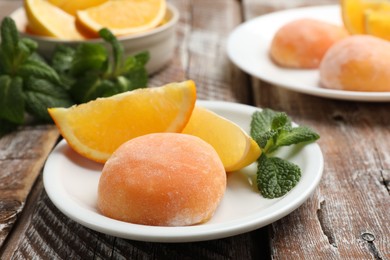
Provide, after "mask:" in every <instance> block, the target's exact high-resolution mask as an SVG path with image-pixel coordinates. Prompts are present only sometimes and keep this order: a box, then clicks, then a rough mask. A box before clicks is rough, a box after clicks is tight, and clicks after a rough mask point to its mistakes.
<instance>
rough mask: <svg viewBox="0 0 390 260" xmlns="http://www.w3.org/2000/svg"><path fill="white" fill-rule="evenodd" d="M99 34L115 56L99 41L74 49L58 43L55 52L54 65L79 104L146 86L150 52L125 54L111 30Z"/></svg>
mask: <svg viewBox="0 0 390 260" xmlns="http://www.w3.org/2000/svg"><path fill="white" fill-rule="evenodd" d="M99 34H100V37H101V38H103V39H104V40H105V41H106V43H107V44H109V45H110V46H111V53H112V55H111V57H112V58H110V52H109V51H108V49H107V48H106V47H105V46H104V45H103V44H97V43H81V44H79V45H78V46H77V47H76V48H75V49H73V48H71V47H65V46H59V47H58V48H57V49H56V51H55V52H54V55H53V59H52V62H53V63H52V67H53V68H54V69H55V70H56V71H57V72H58V73H59V74H60V77H61V79H62V80H63V81H64V82H66V83H67V84H68V85H69V89H70V93H71V96H72V98H73V99H74V100H75V102H76V103H85V102H88V101H90V100H93V99H96V98H98V97H108V96H112V95H115V94H118V93H122V92H125V91H130V90H134V89H136V88H143V87H146V85H147V81H148V74H147V71H146V68H145V65H146V63H147V62H148V60H149V53H148V52H142V53H139V54H136V55H133V56H128V57H124V49H123V46H122V44H120V42H119V41H118V40H117V38H116V37H115V36H114V35H113V34H112V33H111V32H110V31H109V30H107V29H101V30H100V31H99Z"/></svg>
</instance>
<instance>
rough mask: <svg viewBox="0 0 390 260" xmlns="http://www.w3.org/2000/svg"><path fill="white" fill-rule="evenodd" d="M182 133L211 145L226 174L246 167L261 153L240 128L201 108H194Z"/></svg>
mask: <svg viewBox="0 0 390 260" xmlns="http://www.w3.org/2000/svg"><path fill="white" fill-rule="evenodd" d="M183 133H185V134H190V135H195V136H198V137H200V138H201V139H203V140H204V141H206V142H208V143H209V144H211V146H213V147H214V149H215V150H216V151H217V153H218V155H219V157H220V158H221V160H222V163H223V165H224V167H225V170H226V171H228V172H231V171H236V170H239V169H241V168H243V167H245V166H248V165H249V164H251V163H253V162H254V161H255V160H256V159H257V158H258V157H259V156H260V153H261V150H260V148H259V146H258V145H257V143H256V142H255V141H254V140H253V139H252V138H251V137H250V136H249V135H248V134H247V133H246V132H245V131H244V130H243V129H242V128H241V127H239V126H238V125H237V124H235V123H233V122H231V121H230V120H227V119H226V118H223V117H221V116H219V115H217V114H216V113H214V112H212V111H209V110H207V109H205V108H202V107H198V106H196V107H195V109H194V111H193V113H192V116H191V118H190V121H189V122H188V124H187V125H186V127H185V128H184V130H183Z"/></svg>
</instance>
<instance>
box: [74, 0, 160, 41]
mask: <svg viewBox="0 0 390 260" xmlns="http://www.w3.org/2000/svg"><path fill="white" fill-rule="evenodd" d="M165 12H166V2H165V0H116V1H108V2H106V3H104V4H102V5H99V6H96V7H91V8H88V9H85V10H82V11H77V22H78V23H79V24H80V25H81V26H83V27H85V28H86V29H88V30H89V31H91V32H94V33H97V32H98V31H99V30H100V29H102V28H107V29H109V30H110V31H111V32H112V33H113V34H114V35H116V36H119V35H126V34H131V33H137V32H142V31H146V30H149V29H152V28H154V27H156V26H158V25H159V24H160V23H161V22H162V20H163V18H164V16H165Z"/></svg>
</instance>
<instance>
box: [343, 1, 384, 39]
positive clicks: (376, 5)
mask: <svg viewBox="0 0 390 260" xmlns="http://www.w3.org/2000/svg"><path fill="white" fill-rule="evenodd" d="M369 10H372V11H377V10H390V2H389V1H387V0H341V14H342V18H343V23H344V26H345V28H346V29H347V30H348V32H349V33H351V34H364V33H366V31H365V21H364V19H365V13H366V12H367V11H369Z"/></svg>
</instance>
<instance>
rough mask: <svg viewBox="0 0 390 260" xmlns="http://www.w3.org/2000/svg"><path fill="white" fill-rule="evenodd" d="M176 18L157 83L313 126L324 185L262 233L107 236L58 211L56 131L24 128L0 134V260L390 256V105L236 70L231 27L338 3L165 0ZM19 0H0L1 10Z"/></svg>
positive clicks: (311, 0) (154, 81)
mask: <svg viewBox="0 0 390 260" xmlns="http://www.w3.org/2000/svg"><path fill="white" fill-rule="evenodd" d="M170 2H171V3H172V4H174V5H175V6H176V7H177V8H178V9H179V10H180V13H181V18H180V22H179V25H178V26H177V36H178V41H177V48H176V55H175V57H174V59H173V60H172V62H171V63H170V64H169V66H167V68H166V69H164V70H163V71H161V72H159V73H158V74H156V75H153V76H152V77H151V78H150V85H152V86H158V85H162V84H165V83H168V82H172V81H182V80H185V79H193V80H195V81H196V83H197V86H198V98H199V99H206V100H225V101H231V102H237V103H244V104H250V105H254V106H258V107H263V108H264V107H269V108H272V109H275V110H280V111H285V112H287V113H288V114H289V115H290V116H291V117H292V118H293V120H294V121H296V122H297V123H299V124H304V125H308V126H311V127H313V128H314V129H316V130H317V131H318V132H319V133H320V135H321V139H320V140H319V141H318V144H319V145H320V147H321V149H322V152H323V154H324V158H325V169H324V173H323V177H322V180H321V183H320V185H319V186H318V187H317V189H316V190H315V192H314V193H313V194H312V196H311V197H310V198H309V199H308V200H307V201H306V202H305V203H304V204H303V205H302V206H301V207H299V208H298V209H297V210H295V211H294V212H293V213H291V214H289V215H288V216H286V217H284V218H282V219H280V220H279V221H276V222H274V223H272V224H270V225H268V226H266V227H263V228H260V229H258V230H255V231H252V232H249V233H245V234H241V235H237V236H233V237H228V238H224V239H218V240H212V241H204V242H196V243H173V244H169V243H168V244H167V243H151V242H139V241H132V240H126V239H121V238H117V237H112V236H108V235H105V234H102V233H99V232H95V231H92V230H90V229H88V228H85V227H83V226H81V225H79V224H78V223H76V222H74V221H72V220H70V219H69V218H68V217H66V216H65V215H63V214H62V213H61V212H60V211H59V210H58V209H57V208H56V207H55V206H54V205H53V204H52V202H51V201H50V200H49V198H48V196H47V194H46V192H45V189H44V187H43V184H42V177H41V174H42V167H43V165H44V162H45V159H46V158H47V156H48V154H49V153H50V151H51V149H52V148H53V146H54V145H55V144H56V142H57V141H58V138H59V137H60V136H59V133H58V132H57V130H56V128H55V127H54V126H53V125H27V126H23V127H21V128H20V129H18V130H17V131H15V132H12V133H11V134H9V135H6V136H4V137H2V138H1V139H0V259H22V258H27V259H38V258H45V259H62V258H64V259H65V258H66V259H109V258H110V259H111V258H112V259H165V258H167V259H263V258H264V259H267V258H272V259H390V196H389V191H390V148H389V147H390V114H389V111H390V103H365V102H353V101H340V100H332V99H325V98H320V97H314V96H309V95H305V94H300V93H296V92H292V91H288V90H285V89H282V88H278V87H275V86H272V85H270V84H267V83H265V82H262V81H260V80H258V79H256V78H252V77H250V76H248V75H246V74H245V73H243V72H242V71H240V69H238V68H237V67H235V66H234V65H233V64H232V63H231V62H230V61H229V60H228V57H227V54H226V50H225V47H226V40H227V37H228V35H229V33H230V32H231V31H232V30H233V29H234V28H235V27H236V26H237V25H239V24H240V23H242V22H243V21H245V20H248V19H251V18H253V17H255V16H258V15H262V14H265V13H268V12H272V11H276V10H281V9H285V8H294V7H298V6H307V5H320V4H336V3H337V2H338V1H337V0H284V1H283V0H281V1H269V0H247V1H245V0H242V1H234V0H213V1H210V0H193V1H189V0H170ZM21 4H22V2H21V1H11V0H8V1H7V0H1V1H0V17H1V18H2V17H4V16H5V15H7V14H9V13H10V12H11V11H12V10H13V9H15V8H16V7H18V6H20V5H21Z"/></svg>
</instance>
